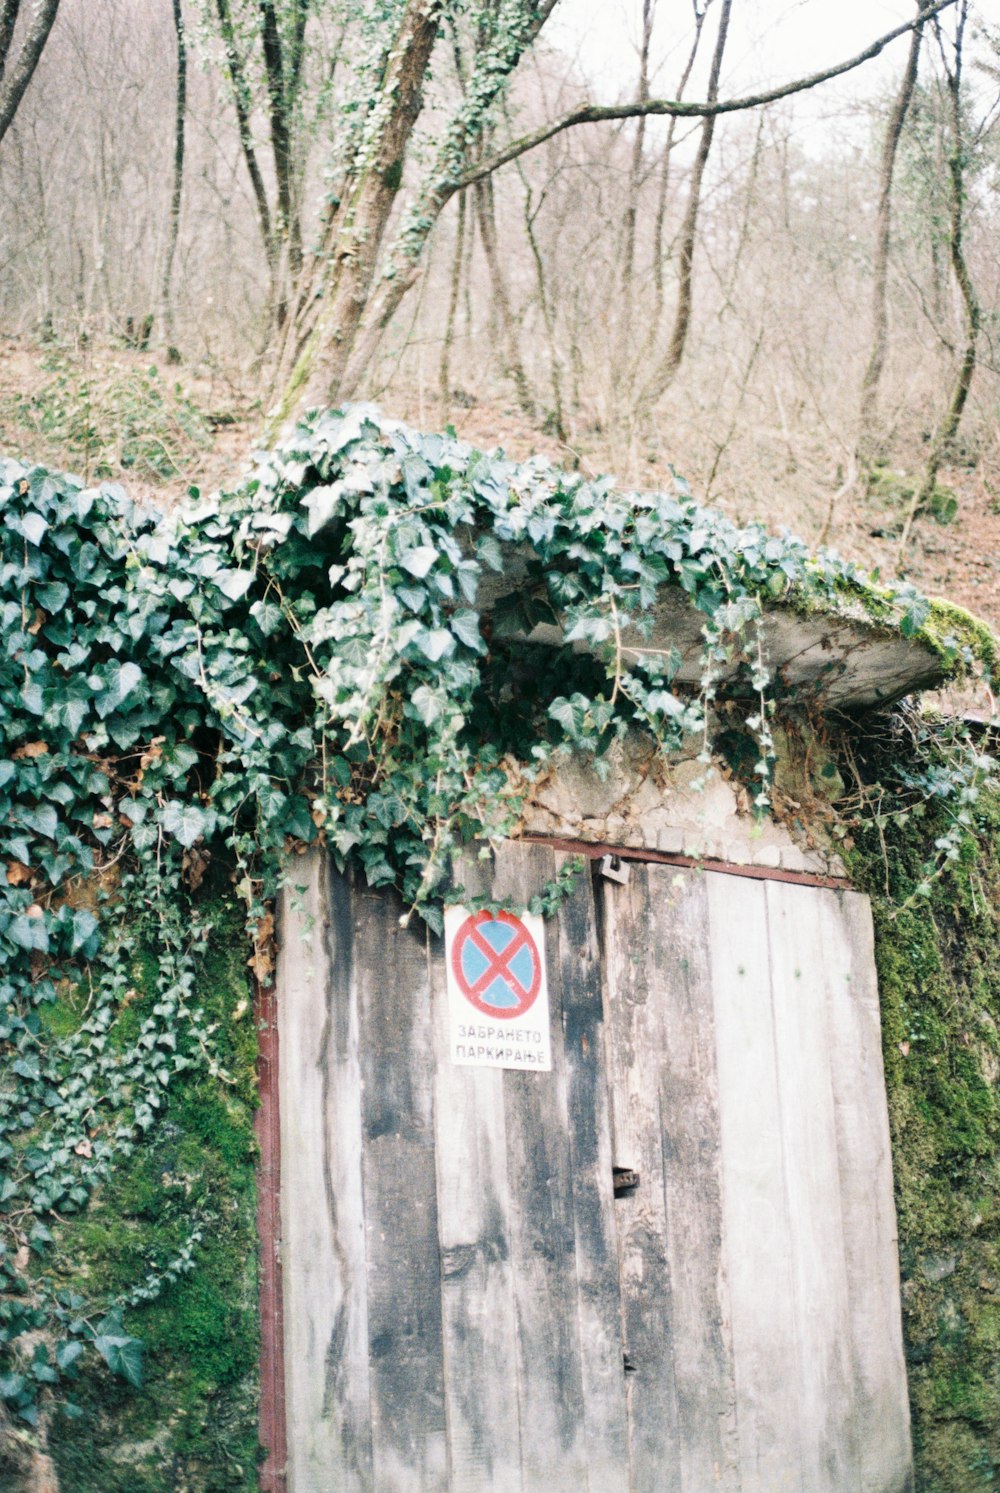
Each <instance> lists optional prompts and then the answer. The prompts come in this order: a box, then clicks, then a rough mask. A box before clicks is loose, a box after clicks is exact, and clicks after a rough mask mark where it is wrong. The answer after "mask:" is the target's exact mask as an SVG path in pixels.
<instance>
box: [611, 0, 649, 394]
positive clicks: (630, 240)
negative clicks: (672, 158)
mask: <svg viewBox="0 0 1000 1493" xmlns="http://www.w3.org/2000/svg"><path fill="white" fill-rule="evenodd" d="M655 8H656V0H642V43H641V46H640V49H639V93H638V98H639V102H640V103H641V104H644V103H646V101H647V100H648V98H649V48H650V43H651V42H652V39H653V15H654V12H655ZM645 146H646V117H645V115H644V114H641V115H640V116H639V121H638V123H637V124H636V127H635V136H634V138H633V140H632V160H631V162H630V165H629V175H628V196H627V198H626V201H625V212H624V215H623V221H622V229H623V234H622V265H621V298H622V309H621V326H620V331H619V338H618V344H619V349H620V353H619V363H620V364H624V361H625V359H626V358H627V357H628V352H629V348H630V346H631V342H632V285H633V278H634V275H635V231H636V222H637V220H638V216H639V189H640V187H641V185H642V177H643V155H644V152H645Z"/></svg>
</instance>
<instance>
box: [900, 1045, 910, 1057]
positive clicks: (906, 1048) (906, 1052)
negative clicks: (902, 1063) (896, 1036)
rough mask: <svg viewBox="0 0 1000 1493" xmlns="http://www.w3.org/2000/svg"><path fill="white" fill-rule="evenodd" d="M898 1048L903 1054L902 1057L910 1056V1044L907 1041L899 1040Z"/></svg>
mask: <svg viewBox="0 0 1000 1493" xmlns="http://www.w3.org/2000/svg"><path fill="white" fill-rule="evenodd" d="M899 1050H900V1052H901V1053H902V1054H903V1056H904V1058H908V1057H909V1056H910V1044H909V1042H900V1044H899Z"/></svg>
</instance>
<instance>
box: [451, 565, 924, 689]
mask: <svg viewBox="0 0 1000 1493" xmlns="http://www.w3.org/2000/svg"><path fill="white" fill-rule="evenodd" d="M519 568H520V567H519V566H517V565H516V563H515V566H514V569H515V571H516V570H517V569H519ZM484 579H485V578H484ZM512 580H514V585H513V586H512V585H511V581H512ZM483 589H484V590H485V591H486V595H481V597H480V604H481V605H482V607H483V610H484V611H485V612H487V613H488V612H490V611H491V610H492V608H493V606H494V605H495V603H496V601H497V600H499V598H500V596H501V595H505V594H507V595H509V594H510V592H511V591H513V590H517V589H518V588H517V583H516V579H515V576H514V575H512V574H511V573H509V572H508V574H507V575H506V576H502V577H501V576H496V577H490V579H489V582H488V584H487V586H486V587H484V588H483ZM704 620H705V619H704V617H703V615H702V613H701V612H699V611H697V609H696V608H695V607H694V605H693V604H692V602H691V601H690V599H689V597H688V596H687V594H686V593H685V592H684V591H681V590H680V589H679V588H672V587H670V588H664V589H663V590H662V591H661V593H660V597H659V599H658V601H657V605H656V607H655V609H654V612H653V622H652V628H651V631H650V634H649V636H648V638H640V637H639V634H638V632H637V630H636V629H635V628H634V627H632V628H629V629H628V631H627V632H626V633H625V635H624V643H625V647H624V648H623V658H624V659H625V661H626V663H628V662H629V661H634V660H635V659H637V658H639V657H640V656H642V655H645V656H647V657H648V656H649V655H650V654H660V655H662V656H664V657H666V656H668V655H669V654H670V653H671V651H672V650H674V649H676V651H677V653H679V654H680V657H681V666H680V669H679V671H678V673H677V674H676V676H675V678H676V679H677V680H679V681H680V682H681V683H684V684H696V683H697V682H698V680H699V679H700V678H701V674H702V650H703V645H704V640H703V637H702V631H701V629H702V626H703V623H704ZM522 636H523V637H524V640H525V641H526V642H532V643H542V644H548V645H550V646H558V645H561V644H562V643H563V641H564V638H563V631H562V629H561V628H560V627H558V626H554V625H552V624H550V623H539V624H538V626H536V627H535V628H533V629H532V630H531V632H526V633H524V634H522ZM763 640H764V654H765V662H766V664H767V666H768V668H769V670H770V671H771V673H772V676H777V677H778V678H780V680H781V683H782V684H783V685H784V686H785V687H786V688H787V689H789V690H793V691H795V690H797V691H803V692H805V693H808V694H809V695H811V696H814V697H816V698H817V699H818V700H819V703H820V704H821V706H822V708H823V709H824V710H834V709H836V710H867V709H870V708H871V707H873V706H876V705H884V704H890V703H891V702H892V701H893V700H898V699H900V698H902V696H904V695H908V694H912V693H914V692H915V691H918V690H923V689H930V688H934V687H935V686H936V685H938V684H940V683H941V681H942V679H943V678H944V677H945V674H946V669H945V667H944V665H943V663H942V660H941V659H940V658H939V656H938V655H937V654H936V653H935V652H934V651H933V650H932V649H931V648H929V647H928V646H927V644H926V643H923V642H921V641H919V640H918V639H916V638H905V637H903V636H902V635H901V634H899V633H893V632H890V631H888V630H887V629H886V628H883V627H880V626H879V625H878V624H877V623H875V622H872V621H871V620H870V619H869V618H867V617H865V616H864V615H863V614H862V615H858V616H854V615H845V614H842V613H834V612H828V613H825V612H808V613H800V612H796V611H794V610H792V609H791V608H789V607H785V606H778V605H772V606H766V605H765V608H764V624H763ZM570 646H571V647H572V648H573V649H574V650H575V651H577V652H590V653H593V652H596V651H597V650H596V648H595V647H594V645H592V644H589V643H583V642H574V643H572V644H571V645H570ZM736 669H737V665H735V664H734V665H733V666H732V667H731V668H730V669H729V671H728V673H729V675H730V676H732V675H733V674H735V672H736ZM726 672H727V671H726V670H725V669H723V671H722V675H723V678H725V677H726Z"/></svg>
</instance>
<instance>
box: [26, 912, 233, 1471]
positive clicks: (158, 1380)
mask: <svg viewBox="0 0 1000 1493" xmlns="http://www.w3.org/2000/svg"><path fill="white" fill-rule="evenodd" d="M202 913H203V916H205V917H206V918H207V920H208V924H209V929H210V931H209V936H208V939H207V942H206V946H205V948H204V952H203V953H202V954H201V955H200V956H199V961H198V975H199V985H200V990H199V996H200V999H201V1000H202V1001H203V1003H204V1005H205V1008H206V1013H207V1014H208V1016H209V1018H210V1019H211V1021H212V1022H213V1023H217V1024H218V1025H217V1030H216V1043H217V1046H218V1050H219V1055H220V1058H221V1061H222V1063H223V1065H224V1067H225V1069H226V1074H227V1079H229V1080H231V1081H230V1082H227V1081H223V1080H221V1079H218V1078H212V1077H209V1076H206V1075H205V1073H204V1072H196V1071H191V1072H189V1073H187V1074H184V1075H182V1077H181V1078H180V1079H178V1080H177V1081H176V1083H175V1084H174V1085H173V1086H172V1087H171V1090H170V1097H169V1100H168V1103H167V1106H166V1111H165V1114H164V1118H163V1120H162V1121H161V1122H160V1124H158V1125H157V1126H156V1128H155V1129H154V1130H153V1131H152V1132H151V1135H150V1138H149V1141H148V1143H147V1144H146V1145H144V1146H142V1147H141V1148H139V1149H138V1150H137V1151H136V1152H135V1154H134V1155H133V1156H132V1157H131V1158H130V1159H129V1160H128V1161H127V1162H126V1163H125V1164H123V1165H122V1166H120V1167H119V1168H118V1169H116V1171H115V1173H114V1175H113V1177H112V1179H111V1180H110V1182H109V1183H108V1184H107V1185H106V1186H105V1187H104V1188H102V1189H101V1190H100V1191H99V1192H98V1193H97V1195H96V1196H95V1198H94V1200H93V1202H92V1204H91V1206H90V1207H89V1209H88V1210H87V1211H86V1212H85V1213H84V1214H82V1215H81V1216H80V1217H79V1218H78V1219H74V1220H72V1221H69V1222H66V1223H65V1224H63V1225H62V1226H61V1227H60V1229H59V1231H58V1238H57V1251H58V1257H59V1258H62V1259H65V1260H67V1261H70V1260H71V1261H73V1263H74V1273H73V1276H72V1277H67V1278H66V1281H65V1284H68V1285H73V1286H76V1287H78V1288H79V1289H80V1291H81V1293H85V1292H86V1291H87V1287H88V1285H91V1286H93V1285H97V1284H99V1286H100V1289H101V1291H102V1292H106V1293H110V1294H113V1293H114V1292H115V1291H121V1292H122V1293H128V1292H129V1291H130V1290H131V1289H132V1288H133V1287H134V1286H135V1283H136V1281H142V1280H143V1279H144V1278H145V1277H147V1275H149V1273H150V1272H155V1271H156V1270H157V1269H161V1270H162V1269H163V1267H165V1266H166V1265H167V1264H168V1263H169V1262H170V1261H171V1260H173V1259H176V1257H177V1256H178V1253H179V1251H181V1250H182V1249H183V1248H184V1246H185V1244H186V1243H187V1242H188V1241H189V1239H190V1237H191V1234H192V1230H197V1231H198V1232H199V1233H200V1235H201V1237H200V1239H199V1240H198V1241H197V1242H196V1243H195V1245H194V1248H193V1251H192V1260H193V1264H194V1268H193V1269H192V1270H190V1271H189V1272H187V1273H185V1274H183V1275H181V1276H180V1278H179V1279H178V1280H176V1281H175V1282H174V1283H172V1284H168V1285H166V1286H165V1287H164V1288H163V1289H162V1291H161V1292H160V1293H159V1294H158V1295H156V1296H155V1297H154V1299H153V1300H150V1301H148V1302H144V1303H140V1304H138V1305H136V1306H134V1307H132V1308H130V1309H129V1310H127V1311H126V1313H125V1323H126V1326H127V1328H128V1330H129V1331H130V1332H131V1333H133V1334H134V1335H135V1336H136V1337H139V1338H141V1339H142V1340H143V1345H144V1354H143V1357H144V1377H143V1384H142V1387H141V1388H140V1389H135V1388H132V1387H131V1386H129V1385H128V1384H126V1383H124V1382H123V1380H122V1379H120V1378H116V1377H113V1376H112V1375H111V1374H110V1372H108V1371H107V1370H105V1369H104V1368H103V1366H99V1367H98V1368H97V1369H95V1370H93V1371H91V1372H88V1374H86V1375H85V1376H83V1377H82V1378H81V1380H80V1381H79V1383H78V1385H77V1386H76V1387H75V1394H74V1397H75V1400H76V1403H77V1405H78V1406H79V1408H80V1410H81V1411H82V1412H83V1413H82V1415H80V1416H79V1417H78V1418H70V1417H68V1416H66V1415H65V1414H64V1413H61V1412H60V1413H57V1415H56V1416H55V1417H54V1419H53V1422H52V1426H51V1432H50V1450H51V1452H52V1455H53V1458H54V1461H55V1464H56V1467H57V1469H58V1473H59V1478H60V1483H61V1486H62V1488H63V1489H64V1490H72V1493H91V1490H93V1493H168V1490H169V1493H175V1490H178V1489H181V1488H183V1489H185V1490H186V1493H222V1490H226V1493H230V1490H232V1493H236V1490H240V1493H242V1490H246V1493H250V1490H252V1489H256V1487H257V1472H256V1469H257V1463H258V1445H257V1403H258V1384H257V1362H258V1352H259V1331H258V1320H257V1276H256V1264H257V1231H256V1188H255V1174H254V1167H255V1159H256V1146H255V1140H254V1133H253V1104H254V1085H255V1065H256V1050H257V1043H256V1031H255V1027H254V1021H253V1016H252V1014H251V1012H250V1010H249V1008H248V1004H247V1000H248V994H249V992H248V989H247V979H246V969H245V967H244V959H245V956H246V940H245V934H244V931H243V919H242V916H241V913H240V911H239V909H238V907H237V906H236V903H235V901H234V899H233V898H232V897H231V896H230V895H228V893H227V892H224V891H223V889H222V887H221V886H220V885H219V883H218V882H217V883H216V885H215V888H214V890H213V891H212V892H211V893H210V894H209V895H208V896H207V897H206V900H205V904H204V906H203V908H202ZM141 963H142V961H140V966H141ZM132 973H133V975H134V976H136V977H137V986H136V998H135V1001H134V1009H135V1012H136V1018H137V1020H140V1019H141V1017H142V1015H143V1013H144V1009H145V1007H146V1006H147V1005H148V1003H149V1001H150V999H151V998H152V997H151V995H150V993H149V992H150V990H151V989H152V986H151V984H149V983H147V980H146V979H143V975H144V974H145V975H146V976H147V978H148V974H149V971H143V970H142V968H141V967H137V968H134V969H133V971H132ZM58 1019H60V1020H61V1019H62V1018H61V1017H59V1018H58Z"/></svg>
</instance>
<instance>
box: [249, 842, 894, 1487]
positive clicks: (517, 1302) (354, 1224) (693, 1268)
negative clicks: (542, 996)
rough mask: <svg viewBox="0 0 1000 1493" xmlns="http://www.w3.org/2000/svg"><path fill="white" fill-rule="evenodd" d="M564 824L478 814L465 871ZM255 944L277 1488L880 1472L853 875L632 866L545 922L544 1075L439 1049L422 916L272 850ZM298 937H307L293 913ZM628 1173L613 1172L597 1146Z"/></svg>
mask: <svg viewBox="0 0 1000 1493" xmlns="http://www.w3.org/2000/svg"><path fill="white" fill-rule="evenodd" d="M561 859H562V857H561V856H559V855H557V854H556V853H555V852H553V851H551V850H549V849H547V848H543V847H541V846H528V845H514V844H511V845H505V846H503V847H501V849H500V851H499V852H498V853H497V855H496V857H495V858H494V861H493V862H492V863H484V862H478V861H477V862H472V863H470V864H469V865H467V866H466V867H465V868H464V871H463V879H464V881H465V884H466V886H467V889H468V890H469V892H470V893H477V892H484V891H491V892H492V894H493V895H496V896H497V897H500V898H505V897H509V898H511V899H513V900H516V901H524V900H525V899H526V898H527V897H528V896H530V895H531V893H532V892H534V891H538V890H540V889H541V888H542V887H543V886H544V885H545V884H546V882H548V881H549V880H550V879H551V878H552V876H553V875H554V874H555V871H556V869H557V867H558V865H559V864H560V861H561ZM298 879H300V880H301V882H302V890H301V892H300V893H298V894H295V895H292V894H286V895H285V897H284V899H283V905H282V917H281V963H280V969H279V1010H280V1071H281V1085H280V1087H281V1109H282V1119H281V1125H282V1231H283V1239H282V1258H283V1262H284V1295H285V1373H286V1381H287V1394H286V1402H287V1418H288V1442H289V1452H288V1485H289V1488H290V1490H291V1493H340V1490H345V1493H397V1490H398V1493H405V1490H411V1489H412V1490H414V1493H417V1490H420V1493H430V1490H438V1489H440V1490H456V1493H457V1490H467V1493H494V1490H501V1493H506V1490H511V1493H514V1490H519V1493H563V1490H566V1493H583V1490H592V1493H626V1490H636V1493H642V1490H649V1493H675V1490H676V1493H709V1490H711V1489H716V1488H718V1489H727V1490H737V1489H739V1490H741V1493H743V1490H746V1493H751V1490H755V1493H764V1490H767V1493H775V1490H778V1489H782V1488H787V1489H789V1490H795V1493H814V1490H815V1493H833V1490H837V1493H841V1490H844V1493H846V1490H855V1489H857V1490H862V1493H899V1490H901V1489H903V1488H905V1487H906V1478H907V1476H908V1471H907V1469H908V1466H909V1445H908V1433H907V1428H906V1427H907V1422H906V1402H905V1377H904V1375H903V1369H902V1356H901V1347H900V1341H899V1336H900V1335H899V1322H898V1279H897V1276H896V1263H895V1252H894V1244H893V1221H894V1220H893V1212H892V1196H891V1178H890V1174H889V1157H888V1133H887V1127H886V1121H885V1101H884V1092H883V1089H882V1080H881V1063H880V1058H879V1043H878V1008H877V994H876V991H875V987H874V973H873V965H872V960H871V946H870V923H869V919H868V913H867V904H866V903H865V902H864V899H863V898H860V897H856V896H853V895H851V894H846V895H841V894H837V893H833V892H821V891H818V890H817V889H814V888H804V887H787V886H778V885H776V884H764V883H758V882H751V881H748V880H743V879H739V878H736V877H732V876H725V875H718V874H713V873H696V872H692V871H675V870H674V869H673V868H666V867H660V866H643V865H633V866H632V868H631V877H630V879H629V881H628V883H627V884H626V885H617V884H612V883H610V882H606V881H603V880H601V878H600V877H598V878H597V879H596V880H595V881H593V882H592V880H591V878H590V877H589V876H585V877H583V878H581V881H580V882H579V884H578V885H577V888H576V890H575V892H574V893H573V895H572V896H571V898H570V899H569V900H568V902H566V903H565V904H564V906H563V907H562V908H561V909H560V911H559V913H558V914H557V915H556V916H555V917H554V918H552V919H551V920H550V921H549V922H548V923H547V925H546V960H547V966H548V983H549V995H550V1005H551V1013H552V1031H553V1042H552V1052H553V1069H552V1072H551V1073H537V1072H535V1073H532V1072H514V1071H502V1070H497V1069H482V1068H467V1067H460V1066H455V1065H453V1064H452V1063H451V1062H450V1060H449V1049H448V1040H447V1021H446V990H445V972H444V960H443V948H442V943H441V941H440V940H438V939H435V938H432V937H430V936H428V935H427V934H426V932H425V931H423V930H422V929H421V928H420V927H418V926H416V925H415V924H414V923H411V924H410V925H409V926H408V927H407V928H403V927H401V926H400V921H399V919H400V913H401V911H402V909H401V907H400V906H399V903H398V901H397V900H396V899H395V898H394V897H392V896H388V895H386V894H385V893H382V892H379V893H373V892H371V891H369V890H367V889H366V888H363V887H361V886H359V885H357V884H356V883H355V882H354V881H352V880H349V879H345V878H342V877H340V876H339V875H337V873H336V872H334V871H332V870H331V868H330V866H329V864H328V862H327V861H326V859H325V857H323V856H321V855H318V854H315V855H312V856H309V857H307V858H305V859H304V861H303V862H302V875H301V877H300V878H298ZM303 933H305V934H306V936H307V938H308V940H309V942H307V943H305V944H303V942H302V934H303ZM616 1169H618V1171H619V1173H621V1172H622V1171H624V1170H629V1171H631V1172H634V1173H637V1174H638V1182H637V1184H636V1185H634V1186H633V1187H631V1189H628V1190H625V1191H620V1192H619V1194H618V1195H617V1196H616V1194H615V1189H614V1176H615V1170H616Z"/></svg>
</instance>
